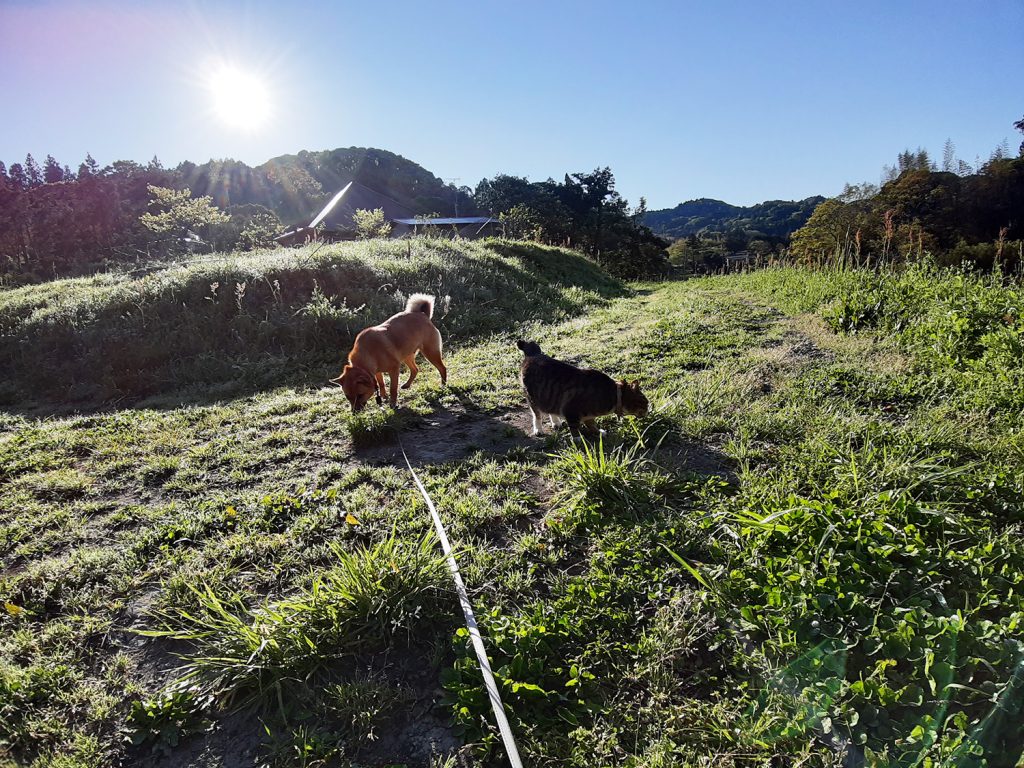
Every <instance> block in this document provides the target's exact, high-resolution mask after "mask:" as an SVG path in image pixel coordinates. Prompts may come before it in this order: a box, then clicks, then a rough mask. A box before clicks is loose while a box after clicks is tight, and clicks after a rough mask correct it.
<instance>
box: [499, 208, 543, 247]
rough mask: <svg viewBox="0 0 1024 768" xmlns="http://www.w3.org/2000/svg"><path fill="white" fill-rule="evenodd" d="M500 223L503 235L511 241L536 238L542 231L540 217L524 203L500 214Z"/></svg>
mask: <svg viewBox="0 0 1024 768" xmlns="http://www.w3.org/2000/svg"><path fill="white" fill-rule="evenodd" d="M498 221H499V222H501V234H502V235H503V236H505V237H507V238H509V239H511V240H527V239H529V238H531V237H533V238H536V236H537V230H538V229H540V216H538V215H537V212H536V211H534V210H533V209H532V208H530V207H529V206H526V205H523V204H522V203H519V204H517V205H513V206H512V207H511V208H509V209H508V210H507V211H505V212H504V213H499V214H498Z"/></svg>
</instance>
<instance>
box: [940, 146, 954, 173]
mask: <svg viewBox="0 0 1024 768" xmlns="http://www.w3.org/2000/svg"><path fill="white" fill-rule="evenodd" d="M942 170H943V171H945V172H946V173H953V172H954V171H955V170H956V147H955V146H954V145H953V140H952V139H946V145H945V146H944V147H943V148H942Z"/></svg>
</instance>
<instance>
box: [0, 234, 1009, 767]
mask: <svg viewBox="0 0 1024 768" xmlns="http://www.w3.org/2000/svg"><path fill="white" fill-rule="evenodd" d="M424 247H427V246H424ZM430 247H433V246H430ZM505 247H510V246H504V245H500V244H492V245H490V246H480V248H485V250H482V251H473V252H471V253H469V254H468V255H467V256H466V258H479V259H480V260H481V261H482V264H481V265H478V266H475V267H473V268H474V269H490V268H491V267H490V266H489V265H490V264H491V261H490V260H492V259H497V260H498V261H499V262H500V263H505V260H506V259H509V258H513V257H510V256H509V255H508V254H507V253H503V252H501V250H500V249H501V248H505ZM487 248H490V249H491V250H486V249H487ZM495 248H497V249H498V250H497V251H495V250H494V249H495ZM560 253H561V252H559V251H548V250H542V251H536V252H533V251H530V252H529V253H526V252H520V253H519V255H518V256H515V257H514V258H515V259H519V260H520V261H519V263H520V265H521V268H522V269H523V270H529V271H530V274H533V275H534V276H535V278H538V279H539V278H543V279H544V280H552V281H555V282H554V285H555V286H556V287H554V288H552V289H551V290H553V291H556V292H557V293H558V294H559V295H560V296H562V297H563V298H562V299H559V301H565V302H569V303H567V304H565V305H564V306H562V308H561V309H559V310H557V311H555V312H554V314H545V313H547V312H548V309H544V310H543V311H541V310H537V312H534V311H533V310H532V309H531V308H530V307H528V306H525V305H524V306H522V307H519V306H518V305H517V306H516V307H515V308H514V309H515V314H512V312H513V309H512V308H511V307H513V303H515V302H521V299H522V297H521V296H519V295H517V294H515V293H514V292H513V293H512V294H510V297H509V301H510V302H512V303H510V304H508V305H507V306H505V308H504V310H503V311H505V312H506V313H507V315H508V316H507V317H504V318H496V319H495V320H494V323H495V324H494V326H491V327H488V326H486V325H485V322H487V321H486V319H481V318H482V317H483V315H481V314H477V315H474V316H473V318H472V322H473V323H476V324H478V325H480V327H479V328H473V327H471V326H469V325H466V326H464V327H463V330H461V331H459V330H455V329H454V328H455V327H454V326H452V328H451V329H450V330H451V331H452V343H451V344H450V345H449V347H448V350H447V353H446V354H447V359H448V362H449V369H450V371H451V379H450V386H449V387H448V388H441V387H440V383H439V381H438V380H437V375H436V373H435V372H433V371H432V370H424V371H423V375H422V376H421V377H420V378H419V379H418V380H417V382H416V384H415V386H414V388H413V389H412V390H411V391H409V392H407V393H403V409H402V410H401V411H399V412H397V413H392V412H390V411H388V410H385V409H381V410H376V409H371V410H370V411H369V412H368V413H367V414H365V415H361V416H353V415H352V414H351V413H350V412H349V410H348V408H347V404H346V403H345V402H344V401H343V400H342V399H341V397H340V396H339V392H338V391H337V390H335V389H329V388H326V387H324V388H320V387H319V384H316V383H314V385H313V386H312V387H309V386H308V384H306V385H304V384H302V383H300V382H298V381H297V380H296V379H294V378H290V377H291V376H292V374H290V373H286V372H282V371H280V370H278V371H277V373H276V374H275V375H277V376H278V377H279V378H278V380H277V381H276V383H274V384H272V385H270V386H266V387H265V388H263V389H261V390H259V391H257V392H254V393H251V394H237V395H235V396H233V397H225V398H224V400H223V401H222V402H217V403H211V402H209V400H207V399H205V398H203V399H200V400H199V401H198V402H192V403H189V402H179V401H181V400H182V399H183V398H182V396H181V394H180V393H179V394H176V395H174V397H168V399H167V400H166V401H165V402H160V403H158V402H152V403H150V404H149V405H150V406H151V407H145V408H143V407H127V406H125V407H122V408H121V409H119V410H108V411H106V412H97V413H94V414H92V415H86V416H81V415H69V416H51V417H47V418H36V417H29V416H27V415H24V414H21V415H18V414H15V413H10V414H7V415H4V416H0V568H2V573H0V604H3V608H2V609H0V764H3V762H4V761H5V760H6V761H8V762H9V763H11V764H14V765H22V764H24V765H35V766H49V765H62V766H63V765H78V766H91V765H96V764H111V763H117V762H119V761H120V762H123V763H124V764H128V765H143V764H147V763H148V762H151V761H152V760H154V759H155V758H157V757H160V756H167V755H174V756H181V755H187V754H195V755H198V754H200V753H201V752H203V751H204V750H205V753H206V755H207V757H206V758H203V759H212V760H217V759H221V760H226V759H228V758H229V756H230V755H229V752H230V753H231V754H232V755H233V754H235V753H234V752H231V750H237V749H238V745H239V744H240V743H245V744H248V746H249V748H251V749H253V750H255V751H256V753H257V754H258V755H259V756H260V759H261V760H262V761H264V762H266V763H268V764H273V765H282V766H284V765H325V764H328V765H329V764H347V762H346V761H353V763H354V764H356V765H359V764H364V765H366V764H372V765H379V764H393V763H399V762H400V763H405V764H409V765H443V764H446V761H449V759H450V758H451V757H452V756H453V755H452V753H453V752H460V758H459V759H460V760H462V761H463V763H462V764H470V765H481V766H482V765H491V764H499V763H500V762H501V761H502V759H503V758H502V752H501V747H500V744H499V742H498V739H497V735H496V731H495V729H494V727H493V725H492V722H491V715H490V705H489V703H488V701H487V699H486V696H485V695H484V694H483V691H482V689H481V685H480V679H479V672H478V671H477V669H476V665H475V660H474V659H473V656H472V652H471V650H470V649H469V647H468V642H467V637H466V634H465V630H463V629H461V628H460V627H461V619H460V615H459V611H458V606H457V603H456V601H455V599H454V595H453V594H452V592H451V589H450V584H449V577H448V575H447V571H446V568H445V566H444V564H443V561H442V560H440V559H439V556H438V551H437V550H436V546H435V544H434V542H433V541H432V537H431V533H430V530H431V525H430V521H429V518H428V516H427V513H426V509H425V507H424V504H423V502H422V499H421V498H420V497H419V495H418V494H417V493H416V491H415V490H414V489H413V487H412V485H411V483H410V480H409V477H408V473H407V471H406V470H405V469H404V465H403V464H401V463H400V454H399V455H398V456H396V455H395V452H394V443H393V435H394V434H395V432H396V431H400V433H401V434H402V437H403V442H404V443H405V445H406V447H407V449H409V451H410V455H411V458H412V459H413V461H414V462H415V463H416V464H417V471H418V472H419V473H420V474H421V476H422V477H423V479H424V481H425V482H426V484H427V486H428V488H429V490H430V492H431V494H432V495H433V496H434V498H435V501H436V502H437V504H438V507H439V508H440V511H441V514H442V515H443V516H444V518H445V521H446V524H447V525H448V527H449V534H450V536H451V537H452V539H453V541H455V542H456V543H457V545H458V552H457V557H458V559H459V562H460V564H461V567H462V570H463V575H464V577H465V579H466V581H467V584H468V585H469V588H470V593H471V599H472V602H473V605H474V609H475V610H476V612H477V616H478V619H479V621H480V623H481V626H482V628H483V631H484V634H485V637H486V642H487V645H488V649H489V651H490V654H491V661H492V665H493V667H494V670H495V674H496V677H497V679H498V681H499V685H500V686H501V689H502V695H503V698H504V700H505V703H506V706H507V708H508V710H509V713H510V717H511V720H512V724H513V729H514V731H515V732H516V735H517V739H518V740H519V743H520V748H521V750H522V752H523V754H524V758H525V759H526V760H527V762H528V763H529V764H531V765H542V766H543V765H550V766H555V765H558V766H563V765H567V766H584V765H585V766H594V765H631V766H649V767H651V768H653V767H654V766H667V765H687V764H692V765H751V764H758V765H762V764H801V765H839V764H842V763H843V761H844V760H845V759H847V758H846V757H845V756H846V755H848V754H849V755H853V756H854V758H855V759H857V758H859V757H863V758H865V759H866V760H867V762H869V763H871V764H877V765H894V766H895V765H940V764H941V765H953V764H956V765H965V766H966V765H981V764H982V760H984V761H985V764H987V765H990V766H1000V765H1005V766H1013V765H1016V764H1018V762H1019V760H1020V759H1021V753H1022V749H1024V738H1022V736H1021V732H1020V729H1019V723H1020V722H1021V721H1022V706H1024V678H1022V675H1024V667H1022V666H1021V664H1022V660H1024V644H1022V637H1024V631H1022V622H1024V603H1022V597H1021V595H1022V589H1024V575H1022V574H1024V545H1022V544H1021V541H1022V538H1021V533H1022V525H1024V516H1022V513H1021V510H1022V509H1024V504H1022V502H1024V471H1022V470H1021V468H1020V467H1021V466H1022V464H1021V458H1022V454H1024V442H1022V438H1021V435H1022V434H1024V431H1022V430H1021V426H1022V425H1021V412H1020V409H1019V408H1013V407H1009V406H1008V404H1012V403H1014V402H1016V401H1015V400H1014V398H1016V397H1017V395H1018V392H1017V391H1016V390H1014V389H1013V388H1012V386H1010V387H1008V386H1007V382H1010V383H1012V382H1015V381H1017V380H1018V378H1017V377H1018V376H1019V375H1020V367H1021V362H1020V360H1019V359H1018V358H1015V357H1014V356H1013V355H1004V354H1003V353H1002V352H1000V351H999V350H1002V349H1003V347H1002V346H1000V344H1002V343H1003V341H999V340H993V339H995V336H1000V338H1001V334H1002V335H1005V332H1004V331H1002V330H1001V327H1005V328H1009V329H1011V330H1012V329H1013V328H1015V327H1016V326H1015V325H1013V324H1007V322H1006V321H1005V319H1003V315H1001V314H999V313H1000V312H1002V313H1004V314H1009V312H1010V310H1013V307H1014V306H1015V305H1013V303H1012V302H1013V301H1016V298H1015V297H1016V296H1017V292H1018V290H1019V289H1018V288H1016V287H1015V286H1014V285H1011V284H1002V283H999V282H991V281H986V280H982V279H978V278H973V277H971V276H969V275H963V274H954V273H937V272H934V271H929V270H924V269H920V270H908V271H907V272H904V273H901V274H894V275H887V276H884V277H881V278H880V277H878V276H875V275H871V274H866V273H858V272H807V271H800V270H771V271H763V272H757V273H751V274H748V275H740V276H729V277H721V278H712V279H704V280H694V281H688V282H685V283H667V284H654V285H642V286H635V288H634V290H633V291H632V292H631V293H630V294H629V295H625V292H624V291H623V289H622V288H621V287H614V289H613V290H612V289H609V292H606V293H604V294H603V298H600V299H598V298H597V296H598V295H601V291H602V290H604V289H598V288H596V287H594V286H593V285H592V286H591V288H585V289H583V290H587V291H590V290H593V291H594V293H593V294H584V293H579V291H580V290H581V289H580V288H574V287H572V286H573V285H578V283H574V282H573V281H574V280H575V279H576V278H575V277H573V276H572V275H579V274H582V272H575V271H573V272H572V274H570V275H569V276H566V272H565V270H575V269H576V267H574V266H573V262H571V261H570V262H568V263H566V262H563V261H562V260H561V257H560V256H559V254H560ZM392 256H394V257H395V258H397V255H396V254H392ZM337 257H338V254H334V256H331V258H337ZM389 258H391V257H389ZM424 258H426V257H424ZM431 258H432V257H431ZM531 259H533V261H530V260H531ZM196 268H197V269H199V267H198V266H197V267H196ZM202 268H203V269H206V267H202ZM388 268H389V269H398V267H397V266H394V265H392V266H390V267H388ZM417 268H418V267H417ZM495 268H497V267H495ZM524 274H525V273H524ZM104 279H105V278H104ZM203 279H206V278H205V277H204V278H203ZM318 284H319V285H321V286H322V290H323V292H324V297H323V299H318V301H320V302H321V303H322V302H323V301H328V300H329V299H327V297H328V296H331V297H332V299H331V300H333V301H335V306H338V303H337V302H338V301H340V299H338V297H337V294H332V292H331V291H330V290H328V288H327V283H325V282H319V283H318ZM40 290H41V291H43V292H44V293H45V291H46V290H49V289H47V288H46V286H42V287H40ZM403 290H404V289H403ZM467 290H468V289H467ZM11 293H17V292H11ZM40 295H43V294H42V293H41V294H40ZM55 295H56V296H59V295H60V294H59V293H58V294H55ZM544 295H545V294H543V293H541V294H539V296H540V298H539V299H538V301H540V307H544V306H549V305H546V304H545V303H544V302H546V301H547V299H545V298H544ZM452 296H453V299H452V310H451V312H452V315H454V314H455V313H456V309H457V308H458V307H459V304H458V303H457V302H456V300H455V298H454V296H455V293H454V292H453V293H452ZM468 296H470V294H464V295H463V298H462V299H461V301H463V302H466V301H469V300H470V299H468V298H467V297H468ZM922 296H923V297H926V299H920V298H919V297H922ZM573 297H576V298H573ZM851 297H855V298H851ZM389 300H390V299H389ZM500 301H504V299H501V300H500ZM353 305H354V301H349V302H348V306H350V307H351V306H353ZM854 305H856V307H862V306H866V307H876V309H874V310H873V312H874V314H871V315H864V317H865V318H868V317H870V319H864V320H859V321H857V322H850V321H849V318H851V317H858V316H860V315H859V314H858V312H859V310H856V311H854V310H855V309H856V307H855V306H854ZM486 306H489V305H486V304H484V305H483V307H486ZM851 307H852V308H853V309H850V308H851ZM479 311H480V312H483V313H486V312H488V311H489V310H487V309H486V308H483V309H479ZM1013 311H1015V310H1013ZM538 312H539V314H538ZM964 317H967V318H969V319H968V320H967V321H964V320H963V318H964ZM509 320H511V321H512V322H511V325H509ZM297 322H300V323H301V322H305V321H304V320H297ZM453 322H455V321H454V320H453ZM459 322H461V321H459ZM1000 324H1002V325H1000ZM98 327H99V326H98ZM104 327H105V326H104ZM955 329H960V330H958V331H957V332H956V333H954V332H953V331H954V330H955ZM97 332H98V331H97ZM957 334H959V335H957ZM993 334H995V336H993ZM516 335H526V336H530V337H531V338H536V339H538V340H539V341H540V342H541V344H542V345H543V347H544V348H545V350H546V351H549V352H550V353H552V354H555V355H558V356H561V357H564V358H567V359H571V360H575V361H577V362H581V363H586V364H588V365H593V366H596V367H601V368H604V369H606V370H608V371H609V372H610V373H613V374H614V375H616V376H617V377H618V376H626V377H629V378H631V379H632V378H639V379H640V380H641V382H642V384H643V388H644V390H645V392H647V393H648V394H649V396H650V399H651V404H652V409H651V414H650V415H649V416H648V417H646V418H645V419H642V420H636V419H631V418H629V419H624V420H623V421H622V422H618V421H617V420H616V419H614V417H612V418H609V419H607V420H604V421H602V423H601V426H603V427H604V428H605V429H606V430H607V434H606V435H604V437H603V438H601V439H600V440H596V441H581V440H579V439H575V440H574V439H573V438H572V437H571V436H570V435H568V434H566V433H564V432H562V433H558V434H555V435H549V436H545V437H544V438H540V439H535V440H529V439H527V438H526V437H525V435H523V430H522V429H521V427H527V426H528V418H527V415H526V407H525V403H524V401H523V398H522V395H521V393H520V392H519V385H518V382H517V375H518V361H519V352H518V350H516V349H515V346H514V343H513V342H514V338H515V337H516ZM936 339H940V340H941V342H939V341H936ZM979 361H985V362H984V365H982V364H981V363H980V362H979ZM310 369H312V367H311V368H310ZM268 375H269V374H268ZM510 414H511V416H512V417H513V418H514V419H517V421H513V422H510V421H508V420H507V418H508V416H509V415H510ZM489 438H493V439H494V441H496V442H494V443H493V444H494V445H496V446H497V448H496V449H493V450H492V449H483V450H480V448H482V447H483V446H484V445H485V444H490V443H487V440H488V439H489ZM477 443H479V445H476V444H477ZM236 713H237V714H236ZM239 723H248V724H250V725H251V726H252V727H251V728H249V730H245V729H246V728H247V727H248V726H245V725H239ZM416 728H419V729H420V731H417V730H416ZM432 728H437V729H440V730H439V731H430V732H431V733H433V734H435V736H436V734H437V733H441V734H443V738H441V739H440V741H438V744H439V748H438V749H439V751H438V752H437V753H436V754H431V753H430V750H429V748H428V747H423V745H422V742H423V739H422V738H421V737H422V735H423V734H422V732H423V731H424V729H427V730H429V729H432ZM240 729H241V730H240ZM417 739H420V741H417ZM196 760H197V761H198V760H199V758H196ZM332 761H333V762H332ZM193 764H195V765H199V764H201V763H199V762H195V761H194V762H193Z"/></svg>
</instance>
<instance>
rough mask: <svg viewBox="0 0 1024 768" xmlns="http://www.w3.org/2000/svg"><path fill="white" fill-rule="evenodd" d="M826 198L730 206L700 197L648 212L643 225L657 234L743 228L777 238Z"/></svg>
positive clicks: (799, 224) (684, 234) (683, 234)
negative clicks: (672, 206)
mask: <svg viewBox="0 0 1024 768" xmlns="http://www.w3.org/2000/svg"><path fill="white" fill-rule="evenodd" d="M824 200H825V198H824V197H817V196H816V197H808V198H807V199H805V200H797V201H794V202H791V201H789V200H768V201H766V202H763V203H758V204H757V205H751V206H746V207H743V206H738V205H730V204H729V203H725V202H722V201H721V200H711V199H708V198H700V199H699V200H689V201H687V202H685V203H680V204H679V205H677V206H676V207H675V208H666V209H663V210H659V211H648V212H647V214H646V215H645V216H644V224H646V225H647V226H648V227H650V228H651V229H652V230H653V231H654V232H655V234H658V235H661V236H663V237H672V238H680V237H687V236H688V235H696V234H700V233H701V232H729V231H732V230H742V231H744V232H751V233H753V232H757V233H760V234H762V235H768V236H769V237H775V238H788V237H789V236H790V235H791V234H793V233H794V232H795V231H796V230H798V229H800V227H802V226H803V225H804V224H806V223H807V219H808V218H810V216H811V214H812V213H813V212H814V209H815V208H816V207H817V206H818V204H819V203H821V202H823V201H824Z"/></svg>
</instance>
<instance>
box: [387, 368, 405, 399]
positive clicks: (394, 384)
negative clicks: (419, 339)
mask: <svg viewBox="0 0 1024 768" xmlns="http://www.w3.org/2000/svg"><path fill="white" fill-rule="evenodd" d="M401 372H402V365H401V363H396V364H395V367H394V368H392V369H391V370H390V371H388V375H389V376H390V377H391V407H392V408H397V407H398V376H399V375H400V374H401Z"/></svg>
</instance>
